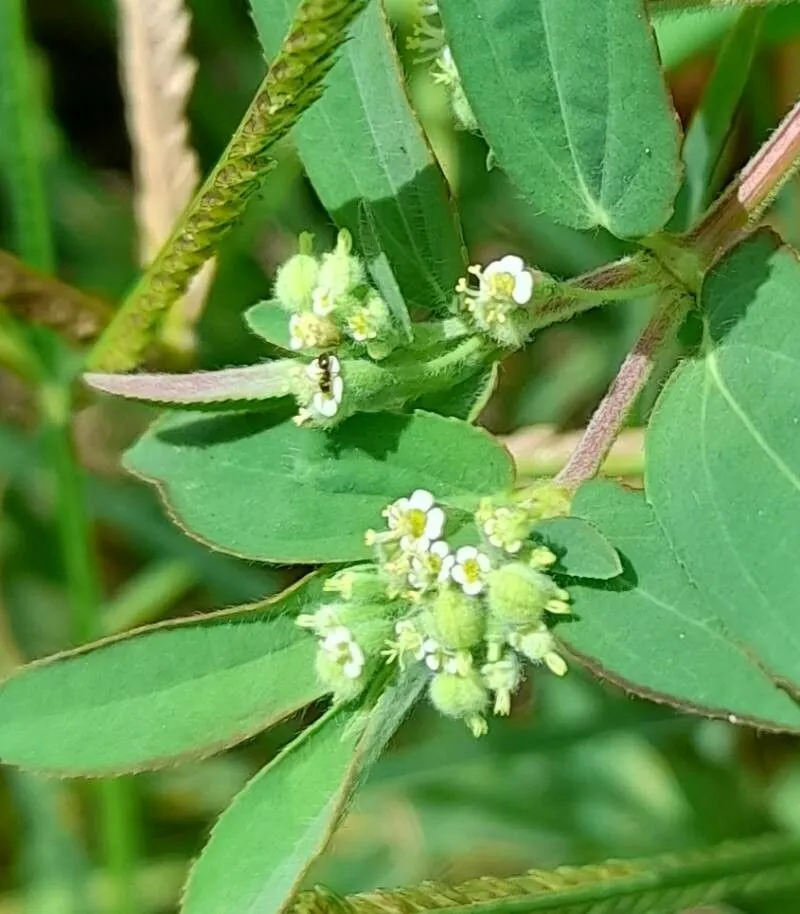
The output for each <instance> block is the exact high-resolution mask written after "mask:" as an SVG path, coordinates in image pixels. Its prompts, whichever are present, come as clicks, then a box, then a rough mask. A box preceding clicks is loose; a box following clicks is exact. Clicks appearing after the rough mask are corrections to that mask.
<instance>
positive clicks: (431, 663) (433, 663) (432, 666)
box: [425, 654, 441, 673]
mask: <svg viewBox="0 0 800 914" xmlns="http://www.w3.org/2000/svg"><path fill="white" fill-rule="evenodd" d="M425 666H426V667H427V668H428V669H429V670H433V672H434V673H436V672H438V671H439V667H440V666H441V658H440V657H439V655H438V654H426V655H425Z"/></svg>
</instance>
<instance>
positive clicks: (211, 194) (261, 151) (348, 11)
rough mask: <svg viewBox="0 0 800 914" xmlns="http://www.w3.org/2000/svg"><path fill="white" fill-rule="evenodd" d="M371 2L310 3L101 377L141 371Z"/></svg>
mask: <svg viewBox="0 0 800 914" xmlns="http://www.w3.org/2000/svg"><path fill="white" fill-rule="evenodd" d="M365 3H366V0H303V2H302V3H301V4H300V7H299V9H298V11H297V13H296V15H295V18H294V21H293V23H292V26H291V28H290V31H289V34H288V36H287V37H286V39H285V40H284V42H283V45H282V46H281V50H280V52H279V53H278V55H277V57H276V58H275V60H274V61H273V63H272V65H271V66H270V68H269V70H268V71H267V76H266V78H265V79H264V82H263V83H262V84H261V86H260V87H259V89H258V91H257V92H256V96H255V98H254V99H253V102H252V103H251V105H250V108H249V109H248V111H247V113H246V114H245V116H244V119H243V120H242V122H241V124H240V125H239V128H238V129H237V131H236V133H235V134H234V135H233V138H232V139H231V141H230V143H229V144H228V147H227V149H226V150H225V152H224V153H223V155H222V158H221V159H220V161H219V162H218V163H217V165H216V166H215V168H214V169H213V171H212V172H211V174H210V175H209V176H208V178H207V179H206V181H205V182H204V184H203V186H202V187H201V188H200V190H199V191H198V192H197V194H195V196H194V198H193V199H192V200H191V202H190V203H189V205H188V206H187V208H186V210H185V211H184V213H183V216H182V217H181V219H180V221H179V222H178V225H177V226H176V228H175V230H174V231H173V233H172V235H171V236H170V237H169V239H168V240H167V241H166V243H165V244H164V246H163V247H162V248H161V250H160V252H159V253H158V255H157V257H156V258H155V260H154V261H153V262H152V264H151V265H150V267H149V268H148V270H147V271H146V272H145V274H144V276H143V277H142V278H141V280H140V281H139V283H138V284H137V286H136V287H135V288H134V289H133V291H132V292H131V294H130V295H129V296H128V299H127V300H126V301H125V303H124V304H123V305H122V307H121V308H120V310H119V311H118V312H117V314H116V315H115V316H114V319H113V320H112V322H111V324H110V325H109V326H108V328H107V329H106V331H105V333H104V334H103V335H102V336H101V338H100V339H99V340H98V342H97V344H96V345H95V347H94V349H93V350H92V352H91V353H90V355H89V360H88V367H89V368H90V369H91V370H92V371H98V372H121V371H129V370H130V369H132V368H135V367H136V366H137V365H138V364H139V362H141V360H142V358H143V357H144V355H145V351H146V349H147V347H148V345H149V344H150V343H151V342H152V340H153V338H154V336H155V334H156V333H157V331H158V327H159V324H160V322H161V321H162V319H163V317H164V315H165V314H166V313H167V312H168V311H169V310H170V308H171V307H172V306H173V305H174V304H175V303H176V302H177V301H178V300H179V299H180V298H181V296H182V295H183V294H184V293H185V292H186V290H187V288H188V286H189V283H190V281H191V279H192V277H194V276H195V275H196V274H197V273H198V272H199V271H200V269H201V268H202V266H203V265H204V264H205V263H206V262H207V261H208V260H209V259H210V258H211V256H212V255H213V253H214V251H215V249H216V248H217V246H218V245H219V243H220V241H221V240H222V238H223V237H224V236H225V235H226V234H227V233H228V231H230V229H231V228H232V227H233V226H234V225H235V223H236V222H237V221H238V219H239V217H240V216H241V215H242V213H243V212H244V209H245V206H246V204H247V202H248V200H249V199H250V197H252V195H253V194H254V193H255V192H256V191H258V189H259V188H260V186H261V181H262V179H263V178H264V176H265V175H266V173H267V172H268V171H269V170H270V169H271V168H272V166H273V164H274V163H273V160H272V159H271V158H270V157H269V155H268V153H269V151H270V150H271V149H272V147H273V146H274V145H275V143H277V141H278V140H280V139H281V138H282V137H284V136H285V135H286V134H287V133H288V132H289V130H290V129H291V128H292V127H293V126H294V125H295V124H296V123H297V121H298V120H299V119H300V116H301V115H302V114H303V112H304V111H305V110H306V109H308V108H309V107H310V106H311V105H312V104H313V103H314V102H315V101H316V100H317V99H318V98H319V97H320V95H321V94H322V89H323V87H322V81H323V79H324V77H325V76H326V74H327V73H328V72H329V70H330V69H331V67H332V66H333V64H334V62H335V57H336V54H335V52H336V50H337V49H338V48H339V46H340V45H341V44H342V42H343V41H344V39H345V37H346V35H347V28H348V26H349V25H350V23H351V22H352V21H353V19H354V18H355V17H356V15H357V14H358V13H360V12H361V10H362V9H363V8H364V5H365Z"/></svg>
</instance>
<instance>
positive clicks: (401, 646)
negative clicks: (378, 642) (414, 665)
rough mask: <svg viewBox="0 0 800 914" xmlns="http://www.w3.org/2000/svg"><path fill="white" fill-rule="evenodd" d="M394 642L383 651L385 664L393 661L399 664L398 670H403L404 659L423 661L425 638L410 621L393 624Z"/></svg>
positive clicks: (389, 643)
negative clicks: (395, 637) (409, 657)
mask: <svg viewBox="0 0 800 914" xmlns="http://www.w3.org/2000/svg"><path fill="white" fill-rule="evenodd" d="M394 631H395V634H396V635H397V640H396V641H390V642H388V644H387V649H386V650H385V651H383V655H384V657H386V662H387V663H393V662H394V661H395V660H396V661H397V662H398V663H399V664H400V669H404V668H405V660H406V657H408V656H411V657H413V658H414V660H424V659H425V636H424V635H423V634H422V632H421V631H420V630H419V629H418V628H417V626H416V625H415V623H414V622H413V621H412V620H411V619H401V620H400V621H399V622H397V623H396V624H395V627H394Z"/></svg>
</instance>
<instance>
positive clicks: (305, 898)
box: [290, 837, 800, 914]
mask: <svg viewBox="0 0 800 914" xmlns="http://www.w3.org/2000/svg"><path fill="white" fill-rule="evenodd" d="M798 883H800V844H798V843H797V841H796V840H795V839H793V838H788V839H787V838H772V837H770V838H757V839H754V840H750V841H741V842H730V843H728V844H724V845H722V846H721V847H716V848H711V849H705V850H701V851H691V852H688V853H683V854H664V855H662V856H660V857H654V858H652V859H650V860H647V859H645V860H612V861H609V862H607V863H601V864H590V865H588V866H563V867H559V868H558V869H556V870H554V871H552V872H547V871H543V870H532V871H531V872H529V873H527V874H525V875H524V876H517V877H516V878H511V879H497V878H492V877H490V878H483V879H472V880H470V881H469V882H465V883H462V884H461V885H458V886H450V885H445V884H443V883H434V882H427V883H423V884H422V885H419V886H412V887H411V888H407V889H399V890H396V891H375V892H368V893H364V894H361V895H350V896H348V897H346V898H340V897H337V896H334V895H332V893H328V892H326V891H325V890H324V889H315V890H313V891H308V892H303V893H301V894H300V895H299V896H298V898H297V899H296V901H295V903H294V905H293V906H292V908H291V909H290V914H297V912H300V911H304V912H312V914H318V912H322V911H338V912H339V914H403V912H408V911H420V912H424V911H437V910H438V911H448V910H450V911H452V912H453V914H455V912H458V914H464V912H466V911H469V912H470V914H515V912H516V914H521V912H525V914H528V912H530V914H532V912H534V911H540V912H556V911H562V912H567V911H579V910H580V911H589V910H592V911H594V910H598V911H599V910H604V911H611V910H614V911H618V912H620V914H622V912H623V911H634V910H635V911H655V910H659V911H661V910H669V911H678V910H684V908H688V907H690V906H694V905H699V904H704V903H708V902H715V901H724V900H729V899H734V898H735V899H736V900H737V901H738V900H740V899H751V898H760V897H764V896H766V895H769V894H770V893H773V892H776V891H785V890H786V889H788V888H790V887H793V886H795V885H797V884H798Z"/></svg>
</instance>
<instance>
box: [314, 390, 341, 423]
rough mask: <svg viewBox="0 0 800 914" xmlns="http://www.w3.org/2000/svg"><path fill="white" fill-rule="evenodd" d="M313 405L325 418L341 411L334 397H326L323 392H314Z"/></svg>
mask: <svg viewBox="0 0 800 914" xmlns="http://www.w3.org/2000/svg"><path fill="white" fill-rule="evenodd" d="M311 405H312V406H313V407H314V409H315V410H316V411H317V413H319V415H320V416H323V417H324V418H325V419H330V418H331V417H332V416H335V415H336V413H337V412H338V411H339V404H338V403H337V401H336V400H334V399H333V397H326V396H325V395H324V394H323V393H316V394H314V397H313V399H312V400H311Z"/></svg>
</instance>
